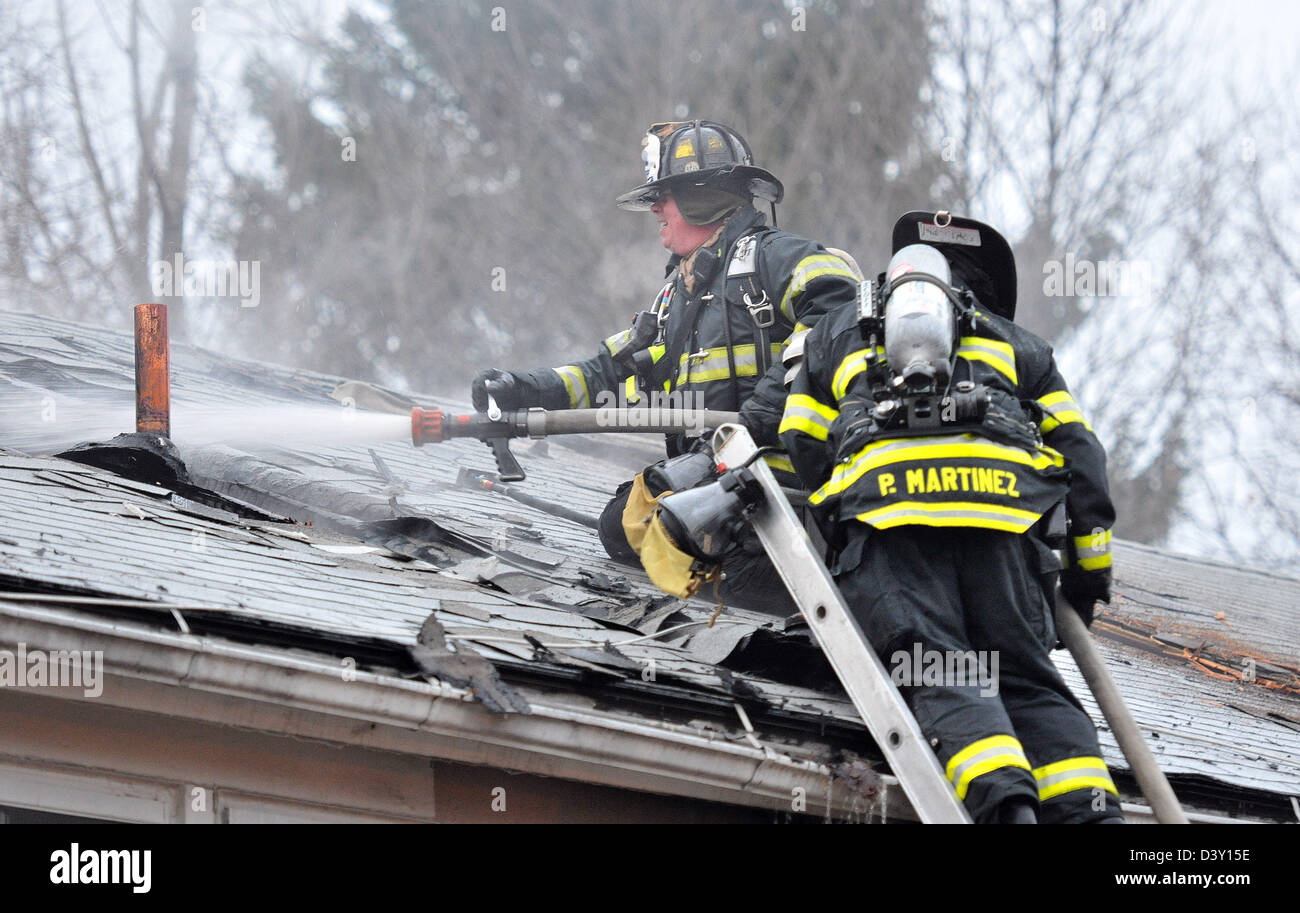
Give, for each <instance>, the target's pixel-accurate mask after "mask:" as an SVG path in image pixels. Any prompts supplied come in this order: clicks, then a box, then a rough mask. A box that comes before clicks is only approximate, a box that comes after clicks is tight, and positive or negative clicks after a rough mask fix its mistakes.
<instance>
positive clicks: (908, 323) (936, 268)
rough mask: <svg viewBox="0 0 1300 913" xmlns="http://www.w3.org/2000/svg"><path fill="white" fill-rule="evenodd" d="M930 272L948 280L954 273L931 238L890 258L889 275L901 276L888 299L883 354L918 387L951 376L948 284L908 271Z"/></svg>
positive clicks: (931, 385) (953, 333) (938, 383)
mask: <svg viewBox="0 0 1300 913" xmlns="http://www.w3.org/2000/svg"><path fill="white" fill-rule="evenodd" d="M911 273H916V274H919V275H926V276H932V277H934V278H935V279H938V280H939V281H941V282H943V283H944V284H945V285H948V284H949V283H951V281H952V273H951V271H950V270H949V269H948V261H947V259H946V258H945V257H944V255H943V254H942V253H940V252H939V251H938V250H937V249H936V248H933V247H931V246H930V245H928V244H909V245H908V246H907V247H904V248H903V249H902V250H900V251H899V252H898V253H896V254H894V256H893V259H891V260H890V261H889V269H888V270H887V271H886V273H885V277H886V279H887V280H888V281H889V282H890V283H891V284H892V283H894V282H896V281H898V280H900V279H901V280H902V281H901V282H900V283H899V284H898V285H896V286H895V287H894V290H893V292H892V293H890V296H889V300H888V302H886V304H885V358H887V359H888V360H889V364H890V365H891V366H893V368H894V370H895V372H897V373H898V374H899V375H900V376H901V377H902V378H903V379H904V380H905V381H906V382H907V385H908V386H909V387H911V388H912V389H914V390H925V389H934V388H935V387H936V386H937V387H942V386H944V385H945V384H946V383H947V381H948V376H949V373H950V370H951V368H950V363H951V360H952V349H953V343H954V342H955V340H956V335H957V329H956V328H957V320H956V314H955V313H954V311H953V306H952V302H951V301H950V300H949V299H948V296H947V294H945V292H944V290H943V289H942V288H940V287H939V286H938V285H936V284H935V283H934V282H930V281H926V280H923V279H920V278H917V279H915V280H911V281H909V280H907V278H906V277H907V276H908V274H911Z"/></svg>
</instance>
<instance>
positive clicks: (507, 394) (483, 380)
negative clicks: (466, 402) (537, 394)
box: [469, 368, 526, 412]
mask: <svg viewBox="0 0 1300 913" xmlns="http://www.w3.org/2000/svg"><path fill="white" fill-rule="evenodd" d="M469 395H470V399H471V400H473V402H474V408H475V410H477V411H479V412H487V411H488V396H491V397H492V398H493V399H494V400H496V403H497V406H498V407H499V408H501V409H522V408H523V407H524V405H525V402H524V399H525V395H526V393H525V390H524V388H523V385H522V384H521V383H520V382H519V378H517V377H515V375H513V374H511V373H510V372H509V371H498V370H497V369H496V368H489V369H488V370H486V371H480V372H479V373H478V374H477V375H475V377H474V380H473V382H472V383H471V384H470V387H469Z"/></svg>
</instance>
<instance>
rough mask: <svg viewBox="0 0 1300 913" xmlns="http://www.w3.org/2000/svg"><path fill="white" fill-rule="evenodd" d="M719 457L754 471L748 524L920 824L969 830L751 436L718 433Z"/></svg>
mask: <svg viewBox="0 0 1300 913" xmlns="http://www.w3.org/2000/svg"><path fill="white" fill-rule="evenodd" d="M713 451H714V455H715V459H716V462H717V463H718V465H719V467H721V466H730V467H735V466H742V465H745V464H747V463H748V465H749V470H750V472H751V473H753V475H754V477H755V478H756V479H757V480H758V482H759V484H760V485H761V487H762V489H763V494H764V497H763V499H762V502H761V503H760V504H759V505H757V506H756V507H755V508H754V510H753V512H752V514H751V517H750V520H751V522H752V523H753V525H754V529H755V531H756V532H757V533H758V538H759V541H760V542H761V543H762V544H763V548H764V550H766V552H767V554H768V557H770V558H771V560H772V564H773V565H774V566H775V567H776V570H777V573H778V574H779V575H780V576H781V580H782V581H783V582H784V583H785V586H786V589H787V590H789V592H790V596H791V598H792V599H794V601H795V604H796V605H798V606H799V611H800V612H801V613H802V614H803V616H804V618H805V619H807V621H808V627H809V629H810V630H811V631H812V634H813V637H814V638H815V639H816V641H817V645H818V646H819V647H820V648H821V651H822V653H824V654H825V655H826V658H827V660H829V662H830V664H831V667H832V668H833V669H834V670H835V674H836V676H837V677H838V678H839V680H840V683H841V684H842V685H843V686H844V690H845V691H847V692H848V695H849V698H850V699H851V700H852V701H853V705H854V707H856V708H857V711H858V714H859V715H860V716H861V717H862V721H863V722H864V723H865V724H866V726H867V729H868V731H870V733H871V736H872V738H873V739H875V741H876V744H877V745H879V746H880V750H881V751H882V752H883V753H884V755H885V760H886V761H888V762H889V766H890V769H891V770H892V771H893V773H894V776H896V777H897V778H898V781H899V783H900V784H901V785H902V787H903V792H904V793H906V795H907V798H908V800H909V801H910V802H911V804H912V808H913V809H914V810H915V811H916V813H917V816H918V817H919V818H920V819H921V821H923V822H925V823H927V824H929V823H936V824H937V823H943V824H969V823H971V818H970V815H969V813H968V812H967V811H966V807H965V805H964V804H963V803H962V801H961V800H960V799H958V798H957V793H956V792H955V791H954V790H953V787H952V784H951V783H950V782H949V780H948V777H947V776H946V775H945V774H944V772H943V769H942V768H941V767H940V766H939V759H938V758H937V757H935V754H934V752H933V751H932V750H931V749H930V746H929V745H928V744H927V743H926V741H925V736H924V735H922V733H921V727H920V726H919V725H917V722H916V718H915V717H913V716H912V712H911V710H909V709H908V707H907V704H906V702H905V701H904V700H903V696H902V695H901V694H900V693H899V692H898V688H897V687H895V685H894V683H893V681H892V680H891V679H890V676H889V673H888V672H887V671H886V669H885V666H884V664H883V663H882V662H881V661H880V658H879V657H878V656H877V655H876V651H875V650H874V649H873V648H872V647H871V644H870V643H869V642H868V641H867V638H866V635H864V634H863V633H862V629H861V628H860V627H859V626H858V623H857V620H856V619H854V617H853V615H852V613H851V612H850V611H849V609H848V606H847V605H846V604H845V602H844V597H843V596H842V595H841V594H840V591H839V588H838V587H837V586H836V585H835V581H834V579H833V578H832V577H831V575H830V572H829V571H828V570H827V569H826V564H825V562H824V561H823V560H822V558H821V556H820V555H818V554H817V552H816V550H815V549H814V548H813V547H812V542H811V541H810V540H809V538H808V534H807V532H806V531H805V530H804V528H803V525H802V524H801V523H800V522H799V519H798V517H796V516H795V513H794V510H793V509H792V508H791V507H790V504H789V503H788V502H787V501H786V499H785V497H784V495H783V494H782V492H781V487H780V485H779V484H778V483H777V481H776V477H775V476H774V475H772V470H771V469H769V468H768V467H767V465H766V464H765V463H764V462H763V461H762V460H754V459H753V457H754V455H755V454H756V453H757V452H758V448H757V447H756V446H755V445H754V441H753V439H752V438H751V437H750V436H749V432H748V431H747V430H746V429H745V428H744V427H743V426H741V425H723V426H721V427H719V428H718V429H717V431H716V432H715V433H714V437H713Z"/></svg>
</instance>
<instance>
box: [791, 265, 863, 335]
mask: <svg viewBox="0 0 1300 913" xmlns="http://www.w3.org/2000/svg"><path fill="white" fill-rule="evenodd" d="M822 276H843V277H844V278H845V279H848V280H849V281H850V282H852V283H854V284H856V283H857V281H858V277H857V276H855V275H853V271H852V270H850V269H849V266H848V264H847V263H845V262H844V261H843V260H841V259H840V258H839V257H837V256H835V255H834V254H826V253H822V254H813V255H811V256H808V257H804V258H803V259H802V260H800V261H799V262H798V264H796V265H795V268H794V271H793V272H792V273H791V274H790V284H789V285H788V286H786V289H785V295H783V296H782V298H781V313H782V314H784V315H785V319H786V320H789V321H790V322H791V323H794V311H792V310H791V309H790V302H791V301H793V300H794V298H795V297H796V296H798V295H801V294H803V290H804V289H806V288H807V287H808V283H810V282H812V281H813V280H814V279H819V278H821V277H822Z"/></svg>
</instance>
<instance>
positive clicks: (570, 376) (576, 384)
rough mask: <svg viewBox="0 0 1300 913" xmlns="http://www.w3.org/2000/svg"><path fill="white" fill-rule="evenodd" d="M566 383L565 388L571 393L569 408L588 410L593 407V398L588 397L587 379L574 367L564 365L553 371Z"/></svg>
mask: <svg viewBox="0 0 1300 913" xmlns="http://www.w3.org/2000/svg"><path fill="white" fill-rule="evenodd" d="M553 370H554V371H555V373H556V374H558V375H560V380H562V381H564V388H565V389H566V390H568V391H569V407H570V408H572V409H587V408H590V406H591V397H590V396H588V395H587V378H585V377H583V376H582V371H581V370H579V369H578V368H576V367H575V366H573V365H564V366H563V367H561V368H554V369H553Z"/></svg>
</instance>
